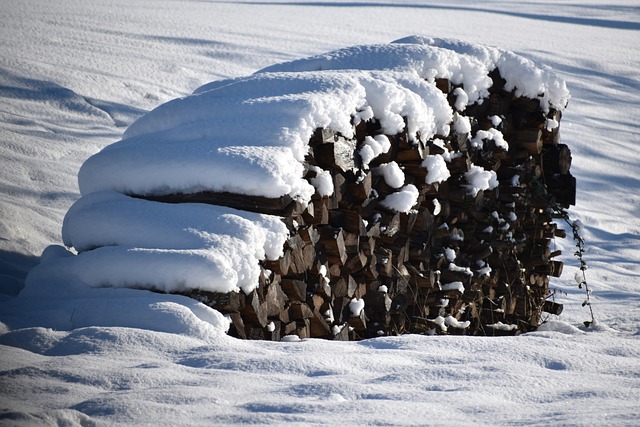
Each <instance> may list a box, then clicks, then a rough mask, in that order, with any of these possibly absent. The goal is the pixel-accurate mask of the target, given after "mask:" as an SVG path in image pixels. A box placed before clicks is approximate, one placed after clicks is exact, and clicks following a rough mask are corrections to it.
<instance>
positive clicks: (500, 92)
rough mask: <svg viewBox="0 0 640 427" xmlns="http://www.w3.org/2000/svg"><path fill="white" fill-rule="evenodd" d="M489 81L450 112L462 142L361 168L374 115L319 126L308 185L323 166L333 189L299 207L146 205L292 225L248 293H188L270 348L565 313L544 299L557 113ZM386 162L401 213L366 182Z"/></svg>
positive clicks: (562, 181) (492, 328)
mask: <svg viewBox="0 0 640 427" xmlns="http://www.w3.org/2000/svg"><path fill="white" fill-rule="evenodd" d="M490 77H491V78H492V80H493V82H494V84H493V87H492V88H491V93H490V96H489V97H488V99H485V100H484V102H483V103H482V104H474V105H471V106H467V108H466V109H465V110H464V111H458V112H457V113H459V114H460V115H464V116H466V117H468V118H469V119H470V122H471V125H472V126H471V132H470V134H467V133H464V134H460V133H456V132H454V131H452V132H451V134H450V135H449V136H446V137H443V136H441V137H437V138H434V139H433V140H431V141H429V142H427V143H422V142H419V143H417V144H414V143H412V142H410V141H409V140H408V138H407V134H406V133H400V134H397V135H385V137H386V138H388V140H389V143H390V147H391V148H390V149H389V150H388V152H387V153H383V154H381V155H379V156H378V157H376V158H375V159H373V160H372V161H371V162H370V163H369V165H368V167H363V165H362V160H361V158H360V156H359V153H360V149H361V148H362V147H363V144H365V141H366V140H367V138H369V137H375V136H378V137H379V136H380V135H382V131H381V127H380V124H379V122H378V121H377V120H375V118H374V119H372V120H369V121H367V122H361V123H359V124H358V125H357V126H355V137H354V138H345V137H344V136H343V135H340V134H337V133H335V132H332V131H331V130H329V129H317V131H316V132H315V133H314V135H313V137H312V138H311V140H310V141H309V154H308V156H307V159H306V160H307V163H308V168H307V170H308V172H307V175H306V177H305V178H306V179H308V180H309V181H310V182H311V181H312V180H313V179H314V178H316V175H317V174H318V171H319V170H322V171H328V172H329V173H330V176H331V181H332V183H333V188H334V191H333V194H332V195H331V196H328V197H327V196H324V197H323V196H320V195H319V194H316V195H315V196H314V197H313V199H312V201H311V203H309V204H308V205H301V204H300V203H298V202H296V201H295V200H292V199H291V198H289V197H287V196H285V197H281V198H279V199H267V198H261V197H254V196H245V195H238V194H229V193H213V192H203V193H198V194H189V195H170V196H162V197H147V198H148V199H152V200H156V201H164V202H171V203H179V202H200V203H211V204H217V205H224V206H229V207H233V208H237V209H241V210H246V211H253V212H261V213H267V214H273V215H278V216H281V217H282V218H283V220H284V221H285V223H286V224H287V226H288V228H289V230H290V238H289V239H288V241H287V242H286V244H285V247H284V255H283V256H282V257H281V258H279V259H278V260H276V261H264V262H263V263H262V265H261V276H260V283H259V286H258V287H257V288H256V289H255V290H254V291H253V292H251V293H250V294H249V295H245V294H243V293H229V294H216V293H210V292H204V291H198V290H194V291H191V292H190V293H189V294H188V295H189V296H191V297H192V298H195V299H198V300H199V301H202V302H203V303H205V304H207V305H209V306H211V307H213V308H215V309H216V310H219V311H220V312H222V313H225V314H226V315H228V317H229V318H230V320H231V325H232V326H231V329H230V331H229V333H230V334H231V335H233V336H236V337H239V338H250V339H269V340H279V339H281V338H282V337H283V336H285V335H292V334H295V335H298V336H299V337H301V338H309V337H313V338H327V339H337V340H358V339H363V338H369V337H376V336H381V335H396V334H404V333H420V334H434V333H435V334H445V333H446V334H468V335H503V334H517V333H520V332H526V331H531V330H534V329H535V328H536V327H537V326H538V325H539V324H540V323H541V316H542V312H549V313H554V314H559V313H560V312H561V311H562V306H561V305H559V304H556V303H554V302H552V301H550V300H548V296H549V278H550V277H558V276H560V274H561V273H562V267H563V264H562V262H561V261H557V260H555V259H554V258H556V257H557V256H558V255H559V254H560V252H559V251H554V250H553V245H552V241H553V239H554V238H555V237H559V236H560V237H564V231H563V230H560V229H558V228H557V225H556V224H555V223H554V217H553V210H552V209H550V207H553V206H561V207H568V206H569V205H571V204H574V203H575V179H574V178H573V177H572V176H571V174H570V173H569V169H570V165H571V153H570V150H569V148H568V147H567V146H566V145H564V144H561V143H560V136H559V127H558V123H559V121H560V118H561V117H560V116H561V113H560V112H559V111H556V110H553V109H552V110H551V111H549V112H548V113H545V112H543V109H541V108H540V105H539V101H538V100H534V99H529V98H523V97H516V96H515V95H514V93H513V92H509V91H506V90H504V89H503V85H504V80H503V79H502V78H501V76H500V75H499V73H498V72H497V70H496V71H494V72H493V73H492V75H491V76H490ZM436 85H437V87H438V88H439V89H440V90H442V91H443V92H444V93H445V94H447V95H448V97H449V100H450V104H451V106H452V108H453V107H454V105H455V101H456V96H455V89H456V87H455V86H454V85H452V84H451V82H449V81H448V80H437V81H436ZM492 128H493V129H497V130H499V131H500V132H501V133H502V135H504V140H506V141H507V142H508V144H509V148H508V150H505V149H504V148H501V146H500V145H499V144H496V143H495V142H494V141H492V140H490V139H489V138H485V139H484V140H479V138H478V135H483V134H482V133H480V134H479V131H487V130H489V129H492ZM472 137H474V141H476V142H475V143H471V138H472ZM437 139H438V140H437ZM478 141H479V142H478ZM443 142H444V143H443ZM447 152H449V153H452V154H453V153H459V154H456V155H455V156H451V160H450V161H449V162H448V163H447V168H448V170H449V173H450V178H449V179H447V180H446V181H443V182H441V183H432V184H428V183H426V182H425V177H426V176H427V173H428V170H427V169H426V168H425V167H424V166H423V162H424V160H425V159H426V158H427V156H428V155H433V154H445V153H447ZM390 162H396V164H397V165H399V166H400V168H401V170H402V171H403V173H404V177H405V182H404V183H403V185H408V184H413V185H414V186H415V188H416V189H417V190H418V200H417V203H416V204H415V205H414V206H413V208H412V209H411V210H410V211H409V212H407V213H401V212H396V211H394V210H392V209H389V208H385V207H384V206H383V205H382V203H381V200H383V199H384V198H385V197H386V196H388V195H389V194H392V193H394V192H396V191H397V190H396V189H395V188H393V187H391V186H390V185H389V184H388V183H387V182H386V181H385V179H384V176H382V175H380V174H378V173H376V170H377V167H379V166H380V165H383V164H387V163H390ZM472 167H481V168H483V169H484V170H486V171H494V172H495V174H496V176H497V178H498V183H499V185H497V186H496V187H495V188H493V189H488V190H484V191H482V190H480V191H476V192H474V191H470V190H469V188H468V182H467V181H466V180H465V174H466V173H467V172H469V171H470V170H471V168H472Z"/></svg>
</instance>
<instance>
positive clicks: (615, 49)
mask: <svg viewBox="0 0 640 427" xmlns="http://www.w3.org/2000/svg"><path fill="white" fill-rule="evenodd" d="M94 3H98V2H94ZM0 13H1V15H0V16H1V18H0V20H1V21H2V25H1V26H0V97H1V99H2V102H1V103H0V122H1V123H2V126H0V162H2V168H0V292H1V294H0V322H2V323H1V324H0V333H2V335H0V344H2V345H1V346H0V424H6V425H16V424H17V425H48V424H52V425H56V424H64V423H67V425H91V424H92V423H96V424H121V425H143V424H147V425H158V424H162V425H179V424H183V425H209V424H244V423H246V424H251V423H253V424H255V423H257V424H285V423H291V424H298V425H305V424H328V425H336V424H342V425H372V424H379V425H410V424H413V425H452V424H456V425H458V424H461V423H466V424H475V425H494V424H503V425H513V424H520V425H603V424H606V425H636V424H638V423H639V422H640V405H638V403H637V402H638V401H640V376H639V374H638V372H640V327H639V326H638V325H639V324H640V304H639V303H640V290H639V289H638V282H639V279H640V220H638V218H637V215H638V211H639V209H640V192H639V191H638V190H639V189H640V179H639V178H638V176H637V171H638V167H639V166H640V154H638V150H637V147H636V146H635V145H636V144H637V141H638V139H639V137H638V135H640V125H639V124H638V120H639V119H640V37H639V35H640V7H639V6H638V5H637V2H633V1H616V2H610V3H608V4H607V5H603V4H601V2H599V1H596V0H591V1H567V2H563V3H561V4H558V3H556V2H552V1H535V2H527V3H524V4H521V3H519V2H511V1H494V2H466V1H462V0H459V1H453V2H441V3H429V4H423V3H422V2H415V1H414V2H410V1H375V0H370V1H366V2H365V1H362V2H359V1H349V2H347V1H334V2H305V1H299V2H287V1H251V2H231V1H220V2H218V1H205V2H202V1H142V0H129V1H120V0H111V1H103V2H99V3H98V4H90V2H84V1H79V0H78V1H73V0H66V1H58V2H47V1H42V0H31V1H18V0H5V1H3V2H2V3H1V4H0ZM412 34H419V35H426V36H431V37H449V38H456V39H461V40H466V41H469V42H474V43H483V44H487V45H493V46H498V47H501V48H505V49H508V50H512V51H514V52H516V53H518V54H521V55H523V56H525V57H527V58H530V59H532V60H534V61H536V62H538V63H543V64H547V65H549V66H551V67H552V68H553V69H554V70H555V71H556V72H557V73H558V74H559V75H560V76H561V77H562V78H564V79H565V80H566V81H567V85H568V87H569V89H570V91H571V97H572V98H571V101H570V103H569V106H568V108H567V110H566V112H565V114H564V115H563V119H562V123H561V133H562V139H563V142H565V143H567V144H568V145H569V146H570V147H571V149H572V153H573V165H572V173H573V174H574V175H575V176H576V177H577V180H578V205H577V206H576V207H573V208H572V209H571V213H572V216H573V217H574V218H579V219H580V220H581V221H582V222H583V223H584V225H585V231H584V237H585V239H586V242H587V248H588V249H589V252H587V253H586V255H585V258H586V261H587V263H588V265H589V270H588V271H587V280H588V282H589V284H590V286H591V288H592V289H593V295H592V301H593V309H594V312H595V315H596V318H597V320H598V325H597V326H596V327H593V328H589V329H584V328H582V321H584V320H589V313H588V310H587V309H586V308H583V307H581V303H582V301H583V299H584V293H583V291H581V290H579V289H578V288H577V285H576V283H575V281H574V280H573V276H574V273H575V272H576V271H577V262H576V261H575V259H573V257H572V256H571V254H572V253H573V243H572V242H571V241H570V240H569V239H567V240H565V241H558V242H557V243H556V244H557V246H558V248H559V249H562V250H563V254H564V257H563V260H564V261H565V263H566V265H565V273H564V275H563V278H561V279H559V280H556V281H555V282H554V284H553V287H554V288H556V289H558V291H559V292H558V294H557V300H558V301H559V302H561V303H563V304H564V305H565V311H564V313H563V314H562V315H561V316H560V317H559V318H550V319H549V320H550V321H549V322H548V323H546V324H545V325H543V327H542V328H541V330H540V331H539V332H536V333H533V334H528V335H524V336H519V337H509V338H470V337H423V336H403V337H388V338H380V339H376V340H368V341H363V342H359V343H337V342H326V341H318V340H307V341H296V342H282V343H267V342H246V341H237V340H234V339H231V338H228V337H226V336H224V335H221V334H220V332H219V331H220V328H221V324H222V323H224V320H223V319H221V318H220V316H218V315H217V314H216V313H215V312H212V311H211V310H205V309H203V307H202V306H200V305H199V304H197V303H195V301H192V300H190V299H187V298H183V297H178V296H167V295H161V294H153V293H150V292H146V291H138V290H131V289H112V288H100V289H93V288H87V287H85V286H83V285H82V284H79V283H69V282H68V281H65V280H64V277H56V276H55V271H49V270H47V269H40V271H36V272H34V274H33V275H32V277H31V278H30V279H31V280H32V281H33V282H34V283H39V284H40V285H39V286H37V287H33V288H29V287H27V288H25V289H24V290H22V292H20V291H21V289H22V287H23V283H24V279H25V277H26V274H27V272H28V271H29V270H31V269H32V268H33V267H34V266H35V265H36V264H37V263H38V262H39V260H40V259H39V258H40V255H41V253H42V251H43V250H44V248H45V247H47V246H48V245H52V244H62V241H63V239H62V236H61V226H62V220H63V217H64V215H65V213H66V212H67V210H68V209H69V207H70V206H71V205H72V204H73V203H74V201H76V200H77V199H78V198H79V196H80V195H79V189H78V184H77V175H78V171H79V169H80V166H81V165H82V163H83V162H84V161H85V160H86V159H87V158H88V157H89V156H91V155H92V154H94V153H96V152H98V151H99V150H100V149H102V148H103V147H105V146H106V145H108V144H111V143H113V142H115V141H117V140H118V139H120V138H121V136H122V133H123V131H124V130H125V128H126V127H127V126H128V125H130V124H131V123H132V122H133V121H134V120H135V119H136V118H138V117H140V116H141V115H142V114H144V113H145V112H147V111H148V110H150V109H152V108H154V107H156V106H158V105H160V104H162V103H164V102H166V101H169V100H171V99H174V98H176V97H181V96H185V95H188V94H189V93H191V92H192V91H193V90H195V89H196V88H198V87H199V86H201V85H203V84H205V83H207V82H210V81H213V80H219V79H223V78H233V77H241V76H246V75H249V74H251V73H253V72H255V71H257V70H259V69H261V68H264V67H267V66H270V65H272V64H275V63H278V62H282V61H288V60H294V59H297V58H301V57H305V56H308V55H314V54H319V53H322V52H325V51H329V50H333V49H337V48H342V47H346V46H351V45H356V44H369V43H387V42H390V41H392V40H395V39H398V38H401V37H405V36H408V35H412ZM236 237H237V236H236ZM56 252H59V251H57V250H56V249H55V248H54V249H52V250H49V251H47V253H45V257H43V258H49V257H55V256H60V254H59V253H56ZM36 275H39V276H36ZM34 276H36V277H34Z"/></svg>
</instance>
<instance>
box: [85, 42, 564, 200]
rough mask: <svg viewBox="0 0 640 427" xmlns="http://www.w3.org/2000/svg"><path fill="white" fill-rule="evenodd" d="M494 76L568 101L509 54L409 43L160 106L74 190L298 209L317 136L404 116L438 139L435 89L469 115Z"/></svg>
mask: <svg viewBox="0 0 640 427" xmlns="http://www.w3.org/2000/svg"><path fill="white" fill-rule="evenodd" d="M495 68H498V69H499V70H500V73H501V75H502V77H503V78H504V79H505V80H506V84H505V88H506V90H512V89H514V90H515V93H516V95H517V96H526V97H530V98H539V99H540V100H541V107H542V108H543V110H548V109H549V107H553V108H555V109H562V108H564V106H565V104H566V103H567V100H568V98H569V94H568V91H567V88H566V85H565V84H564V82H563V81H562V80H560V79H559V78H558V77H557V76H555V74H553V73H552V72H550V71H548V70H547V69H543V68H538V67H537V66H535V64H534V63H533V62H531V61H529V60H528V59H526V58H523V57H521V56H518V55H516V54H514V53H512V52H509V51H506V50H502V49H498V48H492V47H487V46H479V45H473V44H469V43H463V42H457V41H452V40H444V39H431V38H425V37H415V36H414V37H409V38H406V39H402V40H399V41H397V42H394V43H391V44H380V45H368V46H355V47H349V48H345V49H340V50H337V51H334V52H330V53H326V54H323V55H319V56H315V57H311V58H306V59H300V60H297V61H293V62H289V63H284V64H279V65H274V66H272V67H269V68H266V69H264V70H261V71H259V72H258V73H256V74H254V75H251V76H247V77H241V78H237V79H229V80H222V81H215V82H212V83H209V84H206V85H204V86H202V87H200V88H199V89H197V90H196V91H195V92H194V94H193V95H191V96H187V97H185V98H181V99H176V100H173V101H170V102H168V103H166V104H163V105H161V106H159V107H158V108H156V109H155V110H153V111H151V112H150V113H148V114H147V115H145V116H144V117H142V118H140V119H139V120H138V121H136V122H135V123H134V124H132V125H131V126H130V127H129V129H127V131H126V132H125V134H124V138H123V140H122V141H120V142H117V143H115V144H113V145H110V146H108V147H107V148H105V149H104V150H102V151H101V152H99V153H98V154H96V155H94V156H92V157H91V158H90V159H88V160H87V161H86V162H85V164H84V165H83V166H82V168H81V170H80V173H79V185H80V191H81V193H82V194H83V195H85V194H89V193H92V192H95V191H103V190H112V191H118V192H121V193H125V194H138V195H159V194H171V193H194V192H198V191H205V190H209V191H217V192H222V191H226V192H231V193H238V194H248V195H259V196H266V197H280V196H283V195H289V196H292V197H294V198H298V199H300V200H301V201H303V202H307V201H309V200H310V198H311V196H312V195H313V193H314V191H315V189H314V188H313V186H312V185H311V184H309V182H307V181H306V180H305V179H303V175H304V157H305V155H306V154H307V152H308V145H307V144H308V141H309V138H310V137H311V135H312V133H313V131H314V130H315V129H317V128H328V129H331V130H333V131H335V132H339V133H341V134H342V135H344V136H346V137H351V136H352V135H353V131H354V124H357V123H358V122H359V121H360V120H367V119H370V118H372V117H375V118H376V119H377V120H379V121H380V123H381V125H382V128H383V131H384V132H385V133H387V134H397V133H399V132H400V131H402V130H403V129H404V127H405V118H406V126H407V127H408V133H409V137H410V138H412V139H414V140H415V139H418V138H419V139H421V140H423V141H427V140H429V139H431V138H433V137H434V136H435V135H442V136H447V135H448V134H449V132H450V126H451V125H452V122H453V114H454V112H453V110H452V108H451V107H450V106H449V103H448V101H447V99H446V96H445V95H444V94H443V93H442V92H441V91H439V90H438V89H436V87H435V85H434V84H433V82H434V79H436V78H443V79H448V80H450V81H451V82H452V83H454V84H456V85H462V86H461V88H458V89H459V90H458V89H456V90H458V93H462V92H464V96H463V97H462V98H464V99H466V102H467V104H468V105H471V104H473V103H480V102H482V100H483V98H485V97H486V96H487V95H488V93H489V92H488V90H489V88H490V86H491V84H492V80H491V78H489V77H488V75H489V73H490V72H491V71H492V70H494V69H495ZM459 98H460V97H459Z"/></svg>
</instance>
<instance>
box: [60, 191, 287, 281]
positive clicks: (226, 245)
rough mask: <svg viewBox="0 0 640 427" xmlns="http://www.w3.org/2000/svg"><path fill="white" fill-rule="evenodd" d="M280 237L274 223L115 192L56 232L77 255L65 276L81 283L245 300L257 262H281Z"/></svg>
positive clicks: (83, 206) (88, 200)
mask: <svg viewBox="0 0 640 427" xmlns="http://www.w3.org/2000/svg"><path fill="white" fill-rule="evenodd" d="M287 236H288V230H287V228H286V226H285V225H284V223H283V222H282V221H281V219H280V218H278V217H273V216H269V215H262V214H254V213H250V212H242V211H237V210H234V209H229V208H224V207H219V206H211V205H202V204H188V203H185V204H168V203H159V202H152V201H147V200H141V199H135V198H131V197H128V196H124V195H122V194H119V193H116V192H98V193H91V194H88V195H87V196H85V197H83V198H81V199H80V200H79V201H78V202H76V203H75V204H74V205H73V206H72V207H71V208H70V209H69V212H68V213H67V216H66V217H65V221H64V223H63V228H62V237H63V240H64V244H65V245H67V246H72V247H74V248H75V249H77V250H78V251H81V253H80V254H78V255H77V256H74V257H73V269H72V270H73V271H74V273H75V275H76V276H77V277H79V278H80V279H81V280H82V281H83V282H84V283H86V284H88V285H90V286H93V287H99V286H107V285H110V286H116V287H134V288H135V287H143V288H151V289H156V290H161V291H164V292H176V291H188V290H190V289H201V290H205V291H211V292H231V291H238V290H239V289H242V290H243V291H245V292H246V293H249V292H250V291H251V290H253V289H254V288H255V287H256V286H257V285H258V277H259V274H260V267H259V264H258V263H259V261H260V260H263V259H277V258H278V257H279V256H281V255H282V248H283V244H284V242H285V240H286V238H287Z"/></svg>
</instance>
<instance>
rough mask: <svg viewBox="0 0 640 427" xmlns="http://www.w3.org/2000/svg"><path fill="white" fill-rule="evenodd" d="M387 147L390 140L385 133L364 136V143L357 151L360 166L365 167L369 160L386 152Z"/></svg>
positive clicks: (389, 144)
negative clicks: (360, 161) (360, 162)
mask: <svg viewBox="0 0 640 427" xmlns="http://www.w3.org/2000/svg"><path fill="white" fill-rule="evenodd" d="M389 148H391V142H390V141H389V138H387V136H386V135H376V136H373V137H371V136H365V138H364V144H363V146H362V148H361V149H360V151H359V152H358V154H360V158H361V160H362V167H363V168H364V169H367V168H368V167H369V163H370V162H371V160H373V159H375V158H376V157H378V156H379V155H380V154H383V153H386V152H388V151H389Z"/></svg>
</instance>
